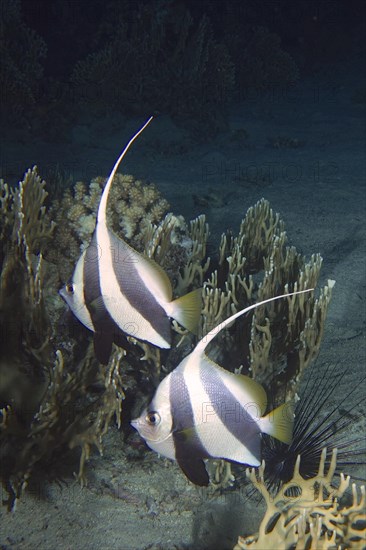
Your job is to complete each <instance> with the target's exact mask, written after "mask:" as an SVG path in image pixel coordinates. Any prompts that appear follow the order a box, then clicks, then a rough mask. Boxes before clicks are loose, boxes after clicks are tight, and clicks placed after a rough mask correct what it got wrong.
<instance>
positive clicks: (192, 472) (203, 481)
mask: <svg viewBox="0 0 366 550" xmlns="http://www.w3.org/2000/svg"><path fill="white" fill-rule="evenodd" d="M177 462H178V464H179V467H180V469H181V470H182V471H183V473H184V474H185V476H186V477H187V478H188V479H189V480H190V481H191V482H192V483H194V484H195V485H199V486H200V487H207V486H208V484H209V482H210V478H209V476H208V473H207V470H206V467H205V463H204V461H203V459H202V458H193V457H192V458H179V457H177Z"/></svg>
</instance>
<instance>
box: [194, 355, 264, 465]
mask: <svg viewBox="0 0 366 550" xmlns="http://www.w3.org/2000/svg"><path fill="white" fill-rule="evenodd" d="M190 359H191V357H189V359H188V361H187V363H186V364H185V366H184V369H183V377H184V380H185V384H186V386H187V388H188V392H189V397H190V402H191V406H192V410H193V414H194V424H195V429H196V432H197V435H198V437H199V439H200V441H201V443H202V445H203V447H204V448H205V449H206V450H207V452H208V453H209V454H210V455H211V456H214V457H220V456H223V455H224V456H226V457H229V456H230V460H234V461H236V462H240V463H243V464H249V465H251V466H259V464H260V462H259V461H258V459H257V458H256V457H255V456H253V454H252V453H251V452H250V451H249V450H248V449H247V448H246V447H245V446H244V445H243V443H242V442H241V441H239V440H238V439H237V438H236V437H235V436H234V435H233V434H232V433H231V432H230V431H229V430H228V429H227V427H226V426H225V424H224V422H223V420H222V418H220V416H221V415H218V414H217V413H216V412H215V411H214V409H213V406H212V402H211V398H210V397H209V395H208V394H207V393H206V391H205V389H204V387H203V384H202V382H201V379H200V372H199V368H197V367H198V366H197V363H196V362H195V361H194V360H193V361H192V362H191V361H190ZM238 403H239V402H238ZM240 404H241V405H243V403H240ZM219 406H222V407H223V410H222V413H223V417H224V416H225V411H227V412H228V413H230V414H231V411H230V409H231V410H232V407H233V406H235V402H234V403H231V404H225V403H220V404H219ZM225 407H227V408H225ZM243 429H244V426H243Z"/></svg>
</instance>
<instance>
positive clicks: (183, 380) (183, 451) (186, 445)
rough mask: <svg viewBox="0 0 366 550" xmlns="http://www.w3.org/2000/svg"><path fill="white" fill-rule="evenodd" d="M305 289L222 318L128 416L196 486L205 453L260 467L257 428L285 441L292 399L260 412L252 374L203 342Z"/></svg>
mask: <svg viewBox="0 0 366 550" xmlns="http://www.w3.org/2000/svg"><path fill="white" fill-rule="evenodd" d="M310 290H312V289H309V290H303V291H299V292H293V293H290V294H283V295H281V296H276V297H274V298H270V299H268V300H264V301H262V302H259V303H257V304H253V305H251V306H249V307H247V308H245V309H243V310H241V311H239V312H238V313H235V314H234V315H232V316H231V317H229V318H228V319H226V320H225V321H224V322H223V323H221V324H220V325H219V326H218V327H216V328H215V329H214V330H213V331H211V332H210V333H209V334H208V335H206V336H205V337H204V338H203V339H202V340H200V342H199V343H198V344H197V346H196V347H195V349H194V350H193V351H192V352H191V353H190V354H189V355H188V356H187V357H185V359H183V361H182V362H181V363H180V364H179V365H178V367H176V368H175V369H174V370H173V371H172V372H171V373H170V374H168V376H166V378H164V379H163V380H162V382H161V383H160V384H159V386H158V388H157V390H156V392H155V395H154V397H153V399H152V401H151V403H150V405H149V406H148V407H147V409H146V410H144V412H143V413H142V414H141V416H140V417H139V418H137V419H135V420H132V422H131V424H132V426H133V427H134V428H135V429H136V430H137V431H138V432H139V434H140V436H141V437H142V438H143V439H144V440H145V441H146V443H147V445H148V446H149V447H150V448H151V449H152V450H154V451H156V452H157V453H159V454H161V455H163V456H166V457H167V458H170V459H173V460H176V461H177V462H178V464H179V466H180V468H181V469H182V470H183V472H184V474H185V475H186V476H187V477H188V479H189V480H190V481H192V482H193V483H195V484H196V485H200V486H207V485H208V483H209V476H208V473H207V471H206V468H205V463H204V460H203V459H205V458H222V459H226V460H229V461H233V462H239V463H241V464H246V465H248V466H255V467H257V466H259V465H260V463H261V454H262V453H261V442H262V441H261V439H262V437H261V435H262V433H266V434H269V435H271V436H272V437H275V438H276V439H278V440H280V441H282V442H283V443H286V444H290V443H291V439H292V428H293V420H294V415H293V407H292V403H284V404H283V405H281V406H280V407H278V408H276V409H275V410H273V411H271V412H270V413H269V414H267V415H266V416H263V415H264V414H265V411H266V407H267V395H266V392H265V390H264V388H263V387H262V386H261V385H260V384H259V383H258V382H255V381H254V380H253V379H252V378H249V377H248V376H245V375H241V374H233V373H231V372H229V371H227V370H225V369H223V368H222V367H220V366H219V365H217V364H216V363H214V362H213V361H211V360H210V359H209V358H208V357H207V355H206V354H205V349H206V347H207V345H208V344H209V343H210V342H211V340H213V338H215V336H216V335H217V334H218V333H219V332H220V331H221V330H222V329H223V328H225V327H226V326H227V325H229V324H230V323H231V322H233V321H234V320H235V319H236V318H237V317H239V316H240V315H244V314H245V313H247V312H248V311H250V310H252V309H254V308H256V307H258V306H261V305H263V304H266V303H268V302H271V301H273V300H278V299H280V298H284V297H286V296H292V295H293V294H300V293H302V292H310Z"/></svg>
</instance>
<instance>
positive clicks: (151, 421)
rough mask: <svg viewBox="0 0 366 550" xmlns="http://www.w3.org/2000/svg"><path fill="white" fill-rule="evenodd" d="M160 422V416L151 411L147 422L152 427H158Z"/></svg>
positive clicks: (147, 416)
mask: <svg viewBox="0 0 366 550" xmlns="http://www.w3.org/2000/svg"><path fill="white" fill-rule="evenodd" d="M160 420H161V418H160V414H159V413H158V412H156V411H150V412H148V413H147V415H146V422H148V423H149V424H150V425H151V426H157V425H158V424H159V422H160Z"/></svg>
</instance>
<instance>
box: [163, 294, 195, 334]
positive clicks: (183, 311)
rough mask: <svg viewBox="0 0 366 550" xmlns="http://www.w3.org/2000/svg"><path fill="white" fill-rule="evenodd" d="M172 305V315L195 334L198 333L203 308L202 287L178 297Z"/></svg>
mask: <svg viewBox="0 0 366 550" xmlns="http://www.w3.org/2000/svg"><path fill="white" fill-rule="evenodd" d="M170 306H171V317H173V319H175V320H176V321H178V323H179V324H181V325H182V326H183V327H184V328H186V329H188V330H189V331H190V332H193V334H197V332H198V324H199V320H200V315H201V310H202V288H197V289H196V290H192V292H189V293H188V294H185V295H184V296H181V297H180V298H177V299H176V300H174V302H171V304H170Z"/></svg>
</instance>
